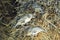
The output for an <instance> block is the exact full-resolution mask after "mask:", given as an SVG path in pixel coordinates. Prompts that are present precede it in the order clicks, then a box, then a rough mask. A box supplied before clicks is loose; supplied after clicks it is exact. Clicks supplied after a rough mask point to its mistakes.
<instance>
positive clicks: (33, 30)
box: [27, 27, 45, 36]
mask: <svg viewBox="0 0 60 40" xmlns="http://www.w3.org/2000/svg"><path fill="white" fill-rule="evenodd" d="M43 31H45V30H44V29H42V28H40V27H34V28H30V29H29V30H28V33H27V36H37V34H38V33H39V32H43Z"/></svg>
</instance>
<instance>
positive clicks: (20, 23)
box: [14, 14, 34, 27]
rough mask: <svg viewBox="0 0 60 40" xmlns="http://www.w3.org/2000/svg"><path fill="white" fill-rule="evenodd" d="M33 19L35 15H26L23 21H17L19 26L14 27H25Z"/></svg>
mask: <svg viewBox="0 0 60 40" xmlns="http://www.w3.org/2000/svg"><path fill="white" fill-rule="evenodd" d="M32 18H34V16H33V14H26V15H25V16H23V17H22V18H21V19H19V20H18V21H17V24H16V25H15V26H14V27H17V26H18V25H21V26H23V25H24V24H26V23H28V22H29V21H31V19H32Z"/></svg>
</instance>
